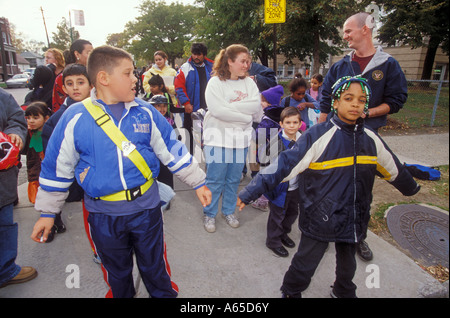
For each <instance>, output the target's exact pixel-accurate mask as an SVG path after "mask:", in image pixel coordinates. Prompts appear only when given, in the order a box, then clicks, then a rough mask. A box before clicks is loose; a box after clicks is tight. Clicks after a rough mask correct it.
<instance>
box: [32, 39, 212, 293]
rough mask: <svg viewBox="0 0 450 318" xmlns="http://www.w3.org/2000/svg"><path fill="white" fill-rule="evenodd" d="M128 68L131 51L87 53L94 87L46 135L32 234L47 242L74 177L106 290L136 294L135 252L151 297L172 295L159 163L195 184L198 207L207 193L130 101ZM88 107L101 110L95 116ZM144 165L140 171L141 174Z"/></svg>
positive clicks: (171, 140)
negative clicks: (38, 214)
mask: <svg viewBox="0 0 450 318" xmlns="http://www.w3.org/2000/svg"><path fill="white" fill-rule="evenodd" d="M133 70H134V66H133V60H132V57H131V56H130V55H129V54H128V53H127V52H125V51H123V50H121V49H117V48H113V47H110V46H102V47H98V48H96V49H95V50H93V51H92V52H91V54H90V56H89V60H88V75H89V78H90V80H91V83H92V84H93V85H94V89H93V90H92V91H91V97H90V98H88V99H85V100H84V101H83V102H82V103H76V104H73V105H72V106H70V107H69V108H68V109H67V110H66V111H65V112H64V114H63V115H62V116H61V119H60V120H59V122H58V124H57V126H56V128H55V130H54V132H53V134H52V136H51V138H50V140H49V143H48V146H47V150H46V157H45V159H44V161H43V163H42V170H41V175H40V178H39V181H40V188H39V191H38V195H37V199H36V204H35V208H36V210H38V211H40V212H41V217H40V219H39V220H38V221H37V222H36V224H35V226H34V229H33V233H32V235H31V237H32V239H33V240H35V241H37V242H39V241H40V238H41V237H42V241H44V242H45V240H46V238H47V235H48V233H49V231H50V229H51V228H52V226H53V220H54V213H57V212H59V211H61V206H62V205H63V204H64V200H65V198H66V197H67V194H68V189H69V186H70V185H71V184H72V182H73V181H74V180H75V179H76V180H77V181H78V183H79V184H80V186H81V187H82V188H83V190H84V193H85V196H84V206H85V209H86V210H87V211H88V212H89V216H88V223H89V232H90V236H91V237H90V239H91V240H92V241H93V244H94V246H95V248H96V253H97V255H98V256H99V257H100V259H101V261H102V269H103V270H104V271H106V272H105V273H104V274H105V275H104V276H105V278H106V279H107V283H108V285H109V287H110V290H109V292H108V294H107V295H106V296H107V297H133V296H134V295H135V289H134V285H133V277H132V269H133V252H134V254H135V255H136V259H137V263H138V267H139V271H140V274H141V277H142V280H143V282H144V284H145V286H146V288H147V290H148V292H149V294H150V296H152V297H155V298H156V297H176V296H177V294H178V288H177V286H176V285H175V284H174V283H173V282H171V279H170V268H169V267H168V264H167V259H166V254H165V243H164V237H163V235H164V234H163V221H162V216H161V213H162V212H161V208H160V197H159V193H158V184H157V182H153V180H154V178H156V177H157V176H158V173H159V161H161V162H162V163H163V164H164V165H166V166H167V167H168V168H169V170H170V171H171V172H172V173H174V174H175V175H176V176H178V177H179V178H180V179H181V180H183V181H184V182H186V183H188V184H189V185H191V186H192V187H193V188H195V189H196V194H197V196H198V198H199V200H200V201H201V203H202V204H203V205H204V206H205V205H207V204H209V202H210V200H211V194H210V192H209V190H208V189H207V188H206V186H205V185H204V182H205V181H204V179H205V174H204V172H203V171H202V170H201V169H199V167H198V164H197V163H196V162H195V161H194V160H193V158H192V157H191V155H190V154H189V152H188V151H187V149H186V147H185V146H184V145H183V144H182V143H180V142H179V141H178V140H177V138H176V136H175V134H174V132H173V130H172V128H171V127H170V125H169V124H168V122H167V121H166V119H165V118H164V117H163V116H162V115H161V114H159V113H158V111H157V110H156V109H155V108H153V107H151V106H150V105H149V104H147V103H146V102H144V101H142V100H140V99H137V98H136V99H135V89H136V88H135V85H136V82H137V79H136V77H135V76H134V74H133ZM94 112H100V113H101V114H103V115H102V116H101V117H99V118H97V117H96V118H97V120H94V115H93V113H94ZM91 114H92V115H91ZM111 123H112V124H113V126H115V129H109V131H108V129H106V128H105V127H108V125H109V126H110V128H111ZM111 131H113V132H117V133H118V135H120V133H121V134H123V135H124V136H125V138H126V140H124V141H123V142H122V144H121V146H120V145H119V144H120V143H117V144H118V145H116V143H115V142H113V139H115V138H113V137H110V134H109V133H111ZM122 140H123V139H122ZM135 156H138V157H139V156H140V157H141V158H142V159H141V160H135V159H134V158H135ZM158 159H159V160H158ZM146 165H147V166H148V167H147V168H149V169H147V170H146V169H145V167H146ZM148 170H149V171H150V172H149V173H145V176H144V172H141V171H147V172H148Z"/></svg>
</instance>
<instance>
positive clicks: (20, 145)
mask: <svg viewBox="0 0 450 318" xmlns="http://www.w3.org/2000/svg"><path fill="white" fill-rule="evenodd" d="M8 136H9V138H11V142H12V143H13V144H15V145H16V147H18V148H19V150H22V148H23V141H22V138H20V137H19V135H16V134H9V135H8Z"/></svg>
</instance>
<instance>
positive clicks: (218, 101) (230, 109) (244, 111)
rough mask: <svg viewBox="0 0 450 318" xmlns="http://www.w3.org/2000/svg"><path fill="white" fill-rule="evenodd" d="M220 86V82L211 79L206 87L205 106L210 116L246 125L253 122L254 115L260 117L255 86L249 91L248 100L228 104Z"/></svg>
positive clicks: (258, 97)
mask: <svg viewBox="0 0 450 318" xmlns="http://www.w3.org/2000/svg"><path fill="white" fill-rule="evenodd" d="M220 84H221V83H220V80H215V79H214V78H213V79H211V80H210V81H209V82H208V85H207V87H206V91H205V99H206V104H207V105H208V112H210V114H211V115H212V116H214V117H216V118H220V119H221V120H223V121H228V122H240V123H248V122H251V121H252V120H253V116H254V115H255V114H259V115H262V107H261V99H260V96H259V92H258V90H257V87H256V85H254V86H255V89H254V90H249V92H248V93H249V97H248V98H246V99H244V100H241V101H237V102H233V103H229V102H228V101H226V100H225V98H224V97H223V93H222V87H221V85H220ZM255 92H256V93H255Z"/></svg>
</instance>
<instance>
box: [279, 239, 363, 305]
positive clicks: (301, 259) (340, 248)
mask: <svg viewBox="0 0 450 318" xmlns="http://www.w3.org/2000/svg"><path fill="white" fill-rule="evenodd" d="M335 246H336V280H335V282H334V285H333V286H334V287H333V288H334V292H335V294H336V295H338V296H339V297H346V298H354V297H356V285H355V284H354V283H353V282H352V280H353V277H354V276H355V271H356V260H355V250H356V248H355V246H356V245H355V244H353V243H335ZM327 247H328V242H320V241H316V240H314V239H311V238H308V237H306V236H305V235H302V238H301V240H300V244H299V247H298V251H297V253H295V255H294V257H293V258H292V262H291V266H290V267H289V269H288V271H287V272H286V274H285V275H284V280H283V285H282V286H281V291H282V292H283V293H285V294H286V295H290V296H297V297H298V296H301V293H302V292H303V291H304V290H306V288H308V286H309V284H310V282H311V278H312V276H313V275H314V272H315V271H316V268H317V266H318V265H319V263H320V261H321V259H322V257H323V255H324V254H325V251H326V249H327Z"/></svg>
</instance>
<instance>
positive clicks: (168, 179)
mask: <svg viewBox="0 0 450 318" xmlns="http://www.w3.org/2000/svg"><path fill="white" fill-rule="evenodd" d="M158 181H159V182H162V183H164V184H167V185H168V186H169V187H171V188H172V189H173V174H172V172H170V170H169V168H167V166H165V165H163V164H162V163H160V165H159V175H158Z"/></svg>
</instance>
